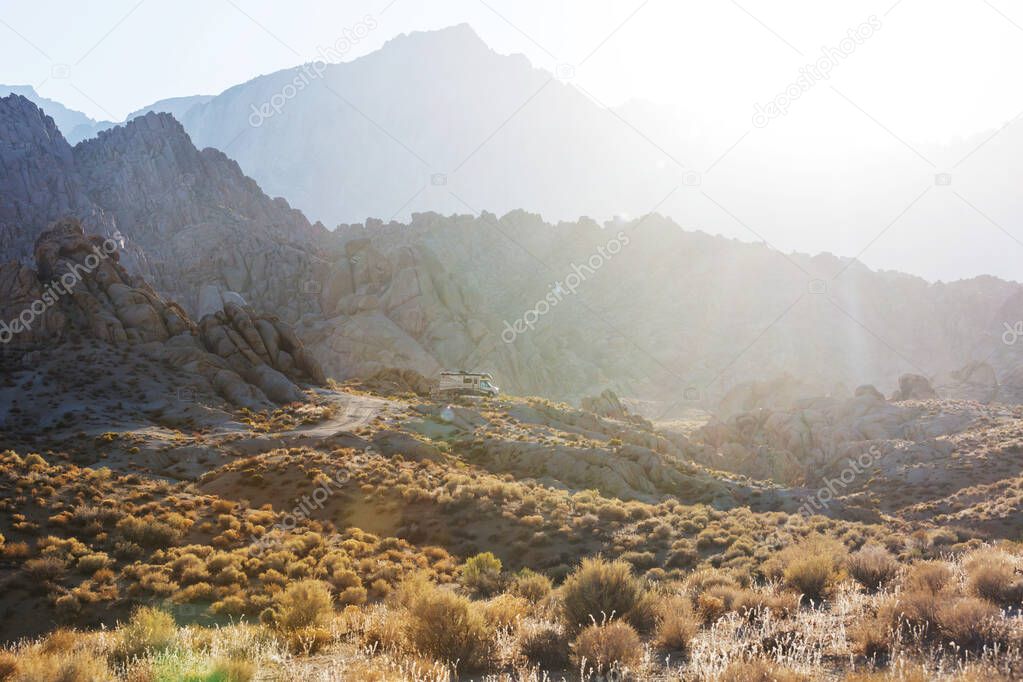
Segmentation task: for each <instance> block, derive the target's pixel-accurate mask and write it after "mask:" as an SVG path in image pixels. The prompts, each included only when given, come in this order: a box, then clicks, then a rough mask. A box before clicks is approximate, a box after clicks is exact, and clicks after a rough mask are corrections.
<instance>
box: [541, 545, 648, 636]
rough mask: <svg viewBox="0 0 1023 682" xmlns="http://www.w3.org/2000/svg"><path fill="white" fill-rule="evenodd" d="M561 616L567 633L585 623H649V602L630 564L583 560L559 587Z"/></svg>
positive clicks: (575, 630) (598, 559) (593, 559)
mask: <svg viewBox="0 0 1023 682" xmlns="http://www.w3.org/2000/svg"><path fill="white" fill-rule="evenodd" d="M561 599H562V615H563V616H564V619H565V626H566V627H567V628H568V630H569V632H572V633H575V632H579V630H580V629H582V628H583V627H586V625H587V624H588V623H594V622H598V621H599V622H602V621H604V620H610V619H613V618H624V619H626V620H629V621H630V622H632V621H633V620H636V621H644V623H643V624H641V625H640V628H643V626H644V625H648V623H647V622H646V621H649V620H652V619H651V618H650V613H649V611H650V610H651V609H650V606H651V604H650V601H649V599H648V598H647V597H646V595H645V594H644V588H643V585H642V583H641V582H640V580H639V579H638V578H636V577H635V576H633V574H632V566H631V565H629V564H628V563H626V562H624V561H606V560H604V559H602V558H600V557H596V558H587V559H583V562H582V564H581V565H580V566H579V568H577V569H576V570H575V571H574V572H573V573H572V574H571V575H569V576H568V578H566V579H565V583H564V585H562V587H561Z"/></svg>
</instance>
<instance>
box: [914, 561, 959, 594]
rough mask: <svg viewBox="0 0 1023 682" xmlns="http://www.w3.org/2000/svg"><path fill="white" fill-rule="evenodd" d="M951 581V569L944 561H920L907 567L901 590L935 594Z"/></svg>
mask: <svg viewBox="0 0 1023 682" xmlns="http://www.w3.org/2000/svg"><path fill="white" fill-rule="evenodd" d="M951 580H952V568H951V567H950V566H949V565H948V564H946V563H945V562H944V561H920V562H917V563H915V564H913V565H912V566H910V567H909V570H908V571H907V572H906V575H905V577H904V578H903V580H902V589H903V590H904V591H906V592H929V593H930V594H937V593H938V592H940V591H941V590H942V589H943V588H944V587H945V586H946V585H948V584H949V582H950V581H951Z"/></svg>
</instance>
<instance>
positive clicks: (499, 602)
mask: <svg viewBox="0 0 1023 682" xmlns="http://www.w3.org/2000/svg"><path fill="white" fill-rule="evenodd" d="M529 607H530V604H529V602H528V601H526V600H525V599H523V598H522V597H516V596H515V595H512V594H500V595H498V596H496V597H494V598H493V599H491V600H490V601H488V602H487V603H486V604H485V605H484V607H483V615H484V617H485V618H486V619H487V622H488V623H489V624H490V625H492V626H493V627H496V628H510V627H513V626H514V625H516V624H517V623H519V622H520V621H521V620H522V619H523V618H525V617H526V615H527V614H528V613H529Z"/></svg>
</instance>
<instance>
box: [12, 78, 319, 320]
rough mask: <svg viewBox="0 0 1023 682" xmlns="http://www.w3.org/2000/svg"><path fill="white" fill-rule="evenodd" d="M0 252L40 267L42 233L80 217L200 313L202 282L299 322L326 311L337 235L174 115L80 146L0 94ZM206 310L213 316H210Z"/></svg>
mask: <svg viewBox="0 0 1023 682" xmlns="http://www.w3.org/2000/svg"><path fill="white" fill-rule="evenodd" d="M0 166H2V167H3V169H4V172H3V173H0V198H2V200H0V223H2V224H0V253H3V254H4V258H15V259H19V260H21V261H22V262H23V263H25V264H26V265H31V258H32V249H31V245H32V244H33V243H34V241H35V239H36V237H37V236H38V235H39V234H40V233H41V232H42V230H44V229H45V228H46V226H47V225H49V224H50V223H51V222H52V221H54V220H57V219H59V218H62V217H63V216H66V215H73V216H76V217H78V218H79V219H80V220H81V221H82V224H83V226H84V227H85V230H86V232H87V233H90V234H95V235H99V236H101V237H103V238H108V237H110V238H114V239H115V240H117V241H118V244H119V247H120V251H121V264H122V266H124V267H125V269H126V270H127V271H128V272H129V273H131V274H132V275H137V276H141V277H143V278H144V279H146V281H148V282H149V283H150V284H151V285H152V286H153V288H154V289H155V290H157V291H160V292H161V293H162V294H164V295H167V296H170V297H171V298H173V299H174V300H177V301H179V302H180V303H181V305H182V306H183V307H184V308H185V310H187V311H188V312H189V314H191V315H193V316H195V317H196V318H198V317H200V315H199V312H200V311H199V307H200V306H199V303H200V301H199V297H200V292H201V291H203V289H204V287H213V288H215V289H216V290H217V291H222V292H237V293H238V294H239V295H241V296H242V297H243V298H244V300H245V301H247V302H248V303H249V304H250V305H252V306H254V307H255V308H257V309H258V310H261V311H264V312H273V313H274V314H276V315H277V316H278V317H280V318H282V319H285V320H288V321H291V322H294V321H296V320H298V318H299V317H300V316H301V315H303V314H308V313H318V312H319V305H318V298H317V297H318V293H319V288H320V284H319V283H320V281H321V280H322V279H323V277H324V276H325V274H326V271H327V266H328V264H329V262H330V260H331V256H330V255H329V251H328V250H327V232H326V230H325V229H324V228H323V227H322V225H318V224H317V225H311V224H310V223H309V221H307V220H306V219H305V217H304V216H303V215H302V213H301V212H299V211H297V210H295V209H292V208H291V207H290V206H289V205H288V203H287V202H286V201H284V200H283V199H271V198H270V197H268V196H266V195H265V194H264V193H263V192H262V191H261V190H260V189H259V186H258V185H257V184H256V183H255V182H254V181H253V180H252V179H250V178H248V177H246V176H245V175H244V174H243V173H242V172H241V170H240V169H239V168H238V165H237V164H236V163H235V162H234V161H232V160H231V159H229V158H228V157H227V156H225V155H224V154H223V153H221V152H219V151H217V150H215V149H204V150H202V151H200V150H198V149H196V148H195V146H194V145H193V144H192V142H191V140H190V139H189V137H188V135H187V134H186V133H185V131H184V129H183V128H182V127H181V125H180V124H179V123H178V122H177V121H175V120H174V118H173V117H172V116H171V115H169V114H156V113H148V114H146V115H144V116H141V117H139V118H136V119H135V120H133V121H131V122H129V123H127V124H125V125H123V126H118V127H116V128H112V129H110V130H105V131H103V132H102V133H100V135H99V136H98V137H96V138H93V139H89V140H86V141H84V142H81V143H79V144H78V145H77V146H75V147H74V148H72V147H70V146H69V145H68V143H67V142H66V141H65V140H64V138H63V137H62V136H61V134H60V131H58V130H57V128H56V126H55V125H54V124H53V120H52V119H51V118H50V117H49V116H47V115H46V114H45V113H43V112H42V111H40V110H39V108H38V107H36V106H35V105H34V104H32V103H31V102H30V101H29V100H27V99H25V98H24V97H20V96H18V95H10V96H8V97H5V98H0ZM203 312H207V311H203Z"/></svg>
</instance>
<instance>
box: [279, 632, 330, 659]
mask: <svg viewBox="0 0 1023 682" xmlns="http://www.w3.org/2000/svg"><path fill="white" fill-rule="evenodd" d="M284 637H285V644H286V645H287V647H288V651H290V652H291V653H293V654H300V655H303V656H311V655H313V654H316V653H319V652H320V651H323V650H324V649H326V648H327V646H328V645H329V644H331V643H332V642H333V641H334V636H333V635H332V634H331V632H330V630H328V629H327V628H322V627H319V626H317V625H309V626H306V627H300V628H294V629H292V630H287V631H285V633H284Z"/></svg>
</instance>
